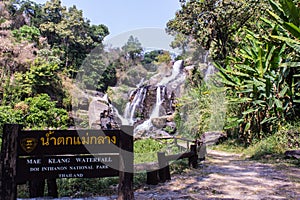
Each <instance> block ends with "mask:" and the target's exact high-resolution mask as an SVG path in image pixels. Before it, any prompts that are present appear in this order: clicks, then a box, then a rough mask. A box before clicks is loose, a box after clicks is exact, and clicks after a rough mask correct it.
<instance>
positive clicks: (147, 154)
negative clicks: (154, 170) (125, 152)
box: [134, 139, 164, 163]
mask: <svg viewBox="0 0 300 200" xmlns="http://www.w3.org/2000/svg"><path fill="white" fill-rule="evenodd" d="M163 148H164V145H162V144H161V143H159V142H157V141H155V140H154V139H145V140H138V141H136V142H134V154H135V155H136V156H135V157H134V162H135V163H144V162H157V152H161V151H163Z"/></svg>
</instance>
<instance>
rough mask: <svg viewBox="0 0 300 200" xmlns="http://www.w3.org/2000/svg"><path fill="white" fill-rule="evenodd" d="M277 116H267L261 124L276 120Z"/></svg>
mask: <svg viewBox="0 0 300 200" xmlns="http://www.w3.org/2000/svg"><path fill="white" fill-rule="evenodd" d="M276 119H277V117H270V118H265V119H264V120H262V121H261V122H260V124H261V125H262V124H264V123H267V122H270V121H276Z"/></svg>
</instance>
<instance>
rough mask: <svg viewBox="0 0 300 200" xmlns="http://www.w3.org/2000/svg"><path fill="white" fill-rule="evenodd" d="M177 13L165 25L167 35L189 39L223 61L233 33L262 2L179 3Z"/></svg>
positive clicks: (192, 0)
mask: <svg viewBox="0 0 300 200" xmlns="http://www.w3.org/2000/svg"><path fill="white" fill-rule="evenodd" d="M181 2H182V5H181V10H179V11H178V12H177V13H176V17H175V18H174V19H172V20H170V21H169V22H168V23H167V31H168V32H169V33H173V32H178V33H181V34H184V35H186V36H191V37H192V38H193V39H195V40H196V41H197V42H198V43H199V44H200V45H201V46H202V47H205V49H206V50H210V53H211V55H212V57H213V58H214V59H215V60H217V61H223V60H224V59H225V58H226V56H227V55H229V52H230V51H232V49H234V48H236V46H237V44H238V42H237V41H236V40H237V39H238V38H235V37H234V36H235V33H237V32H238V31H239V30H240V29H241V28H242V27H243V26H246V25H248V24H249V22H250V21H251V18H252V17H253V16H256V17H257V15H258V11H259V12H260V10H259V9H262V8H263V7H262V6H260V4H262V3H263V1H259V0H251V1H238V0H233V1H232V0H231V1H226V0H221V1H220V0H212V1H208V0H187V1H181Z"/></svg>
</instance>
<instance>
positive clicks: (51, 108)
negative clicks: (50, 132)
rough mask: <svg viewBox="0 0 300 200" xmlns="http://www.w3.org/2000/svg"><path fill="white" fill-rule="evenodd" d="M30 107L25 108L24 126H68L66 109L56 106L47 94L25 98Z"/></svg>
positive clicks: (38, 127) (35, 127)
mask: <svg viewBox="0 0 300 200" xmlns="http://www.w3.org/2000/svg"><path fill="white" fill-rule="evenodd" d="M24 103H25V104H26V105H28V109H26V110H24V111H23V112H24V113H23V114H24V127H26V128H32V129H41V128H67V124H68V120H69V116H68V113H67V111H66V110H64V109H60V108H56V103H55V102H53V101H51V99H50V97H49V96H48V95H47V94H40V95H38V96H36V97H30V98H27V99H25V101H24Z"/></svg>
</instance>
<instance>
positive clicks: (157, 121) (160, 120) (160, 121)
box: [151, 117, 167, 129]
mask: <svg viewBox="0 0 300 200" xmlns="http://www.w3.org/2000/svg"><path fill="white" fill-rule="evenodd" d="M166 122H167V118H166V117H156V118H152V119H151V123H152V124H153V126H154V127H156V128H160V129H161V128H164V127H165V126H166Z"/></svg>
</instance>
